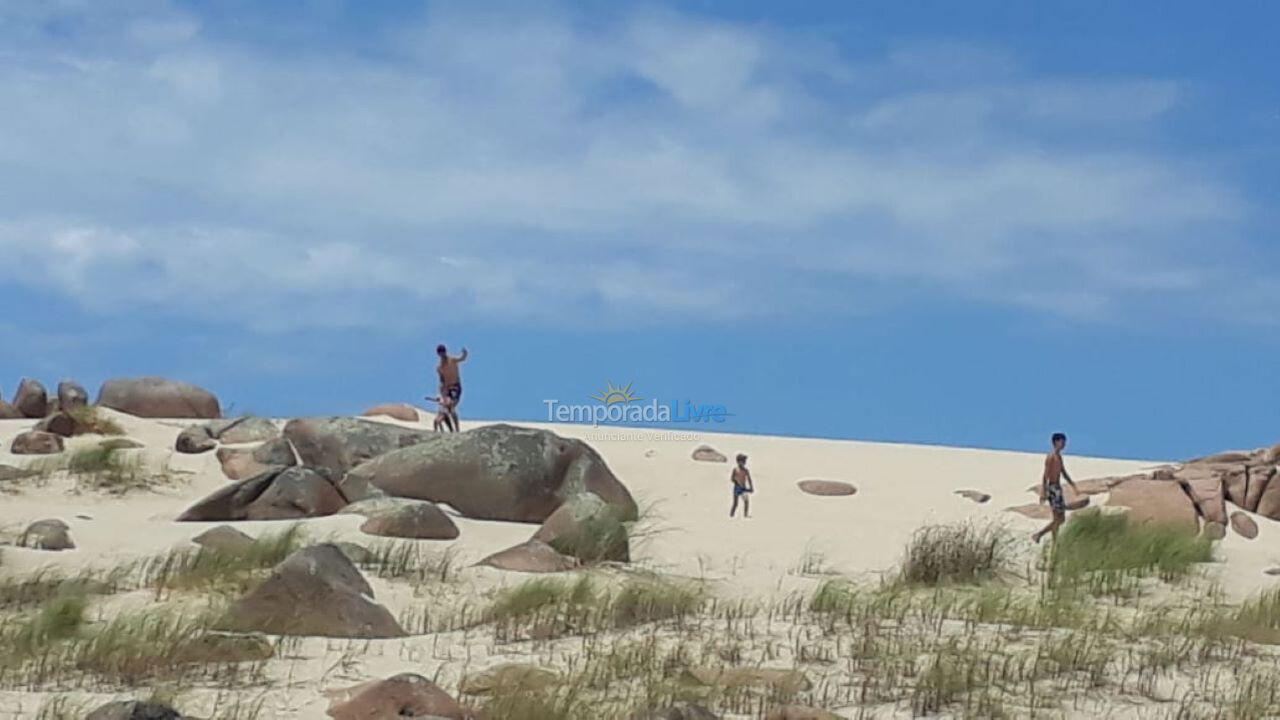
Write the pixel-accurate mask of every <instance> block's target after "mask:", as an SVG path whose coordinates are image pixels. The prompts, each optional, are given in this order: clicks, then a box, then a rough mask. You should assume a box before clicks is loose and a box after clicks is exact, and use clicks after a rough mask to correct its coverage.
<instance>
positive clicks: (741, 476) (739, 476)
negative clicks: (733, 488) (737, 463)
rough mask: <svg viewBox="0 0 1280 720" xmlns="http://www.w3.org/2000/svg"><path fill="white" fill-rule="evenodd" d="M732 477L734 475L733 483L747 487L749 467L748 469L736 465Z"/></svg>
mask: <svg viewBox="0 0 1280 720" xmlns="http://www.w3.org/2000/svg"><path fill="white" fill-rule="evenodd" d="M732 477H733V484H734V485H737V486H738V487H746V486H747V477H748V475H747V469H746V468H740V467H736V468H734V469H733V475H732Z"/></svg>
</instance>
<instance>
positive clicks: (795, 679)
mask: <svg viewBox="0 0 1280 720" xmlns="http://www.w3.org/2000/svg"><path fill="white" fill-rule="evenodd" d="M682 679H683V680H684V681H685V682H686V683H689V684H692V685H703V686H705V687H716V688H723V689H726V690H727V689H732V688H744V687H752V688H771V689H773V690H776V691H779V692H783V693H796V692H802V691H805V690H808V689H809V688H811V687H812V685H813V684H812V683H811V682H810V681H809V678H808V677H807V676H806V675H805V674H804V673H803V672H801V671H799V670H784V669H776V668H757V667H725V668H688V669H686V670H685V671H684V674H683V675H682Z"/></svg>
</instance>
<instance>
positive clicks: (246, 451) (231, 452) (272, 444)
mask: <svg viewBox="0 0 1280 720" xmlns="http://www.w3.org/2000/svg"><path fill="white" fill-rule="evenodd" d="M218 462H219V463H221V464H222V473H223V474H224V475H226V476H227V477H229V478H231V479H232V480H243V479H245V478H249V477H253V476H254V475H261V474H262V473H264V472H267V471H268V470H276V469H281V468H286V467H293V466H294V465H297V459H296V458H295V457H294V455H293V446H292V445H290V444H289V441H288V440H286V439H284V438H282V437H279V438H276V439H275V440H270V441H267V442H264V443H262V444H261V445H259V446H258V447H256V448H252V449H250V448H226V447H224V448H218Z"/></svg>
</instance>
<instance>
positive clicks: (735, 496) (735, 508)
mask: <svg viewBox="0 0 1280 720" xmlns="http://www.w3.org/2000/svg"><path fill="white" fill-rule="evenodd" d="M736 512H738V491H737V490H734V491H733V507H731V508H729V517H733V514H734V513H736Z"/></svg>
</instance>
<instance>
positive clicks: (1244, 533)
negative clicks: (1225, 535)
mask: <svg viewBox="0 0 1280 720" xmlns="http://www.w3.org/2000/svg"><path fill="white" fill-rule="evenodd" d="M1231 529H1232V530H1235V531H1236V534H1237V535H1239V536H1240V537H1242V538H1245V539H1248V540H1252V539H1254V538H1256V537H1258V523H1256V522H1254V519H1253V518H1251V517H1249V516H1248V515H1247V514H1245V513H1243V512H1241V511H1239V510H1237V511H1235V512H1233V513H1231Z"/></svg>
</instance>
